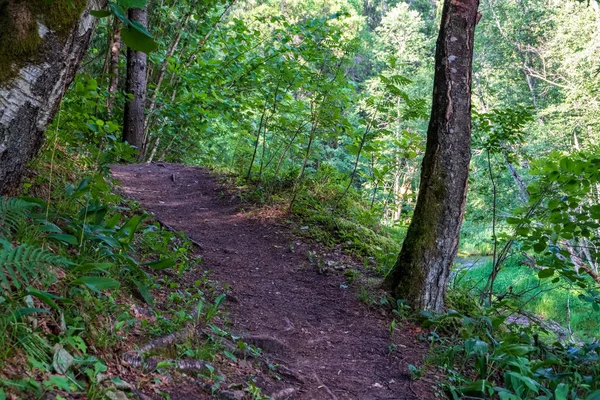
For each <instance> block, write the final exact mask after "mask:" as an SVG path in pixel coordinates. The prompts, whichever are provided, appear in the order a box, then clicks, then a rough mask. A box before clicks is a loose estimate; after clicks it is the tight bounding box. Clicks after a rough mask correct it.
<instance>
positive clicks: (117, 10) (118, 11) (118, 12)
mask: <svg viewBox="0 0 600 400" xmlns="http://www.w3.org/2000/svg"><path fill="white" fill-rule="evenodd" d="M108 9H109V10H110V11H111V12H112V13H113V15H114V16H115V17H117V18H118V19H120V20H121V22H122V23H124V24H125V25H129V19H127V16H126V15H125V11H124V10H123V8H122V7H121V6H120V5H117V4H112V3H109V4H108Z"/></svg>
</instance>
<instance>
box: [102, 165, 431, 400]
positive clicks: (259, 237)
mask: <svg viewBox="0 0 600 400" xmlns="http://www.w3.org/2000/svg"><path fill="white" fill-rule="evenodd" d="M113 176H114V177H115V178H116V179H118V180H119V181H120V182H121V185H122V188H123V192H124V194H125V195H126V196H127V197H130V198H132V199H135V200H137V201H139V202H140V203H141V205H142V206H143V207H144V208H145V209H147V210H148V211H151V212H154V213H155V215H156V217H157V218H158V219H159V220H160V221H163V222H164V223H166V224H168V225H170V226H171V227H172V228H174V229H177V230H182V231H184V232H185V233H186V234H187V235H188V236H189V237H190V238H192V239H193V240H194V241H195V242H197V243H199V244H200V245H201V249H200V250H199V253H200V255H201V256H202V258H203V260H204V264H203V265H202V268H203V269H207V270H212V271H213V273H212V274H211V276H212V278H213V279H216V280H217V281H219V282H220V283H221V284H225V283H227V284H228V285H229V286H230V288H231V292H230V293H229V296H228V300H229V301H227V302H226V304H227V309H228V311H229V312H230V314H231V320H232V328H231V329H232V331H235V332H244V333H248V334H252V335H259V336H269V337H273V338H276V339H277V340H278V341H279V342H280V343H282V344H283V346H281V348H276V349H267V351H266V352H267V354H268V356H269V357H271V359H272V360H275V361H276V362H277V363H281V364H285V365H286V366H287V367H288V368H289V369H291V370H292V371H293V373H292V374H289V375H295V376H296V378H299V379H293V378H291V377H286V376H283V375H282V380H276V379H273V378H269V376H268V374H265V376H264V377H260V378H259V380H258V383H259V385H260V386H262V387H263V389H264V390H263V393H266V394H272V393H275V392H277V391H280V390H281V389H283V388H294V389H296V391H295V393H294V394H292V395H290V396H287V397H286V396H283V397H280V398H281V399H283V398H289V399H324V400H336V399H339V400H343V399H361V400H369V399H378V400H379V399H381V400H383V399H397V400H401V399H431V398H434V395H433V392H432V389H431V387H430V386H431V384H430V383H427V382H425V381H423V380H417V381H411V379H410V373H409V370H408V364H415V365H421V363H422V360H423V357H424V354H425V352H426V347H425V346H424V345H423V344H422V343H420V342H418V341H417V334H418V328H415V327H414V326H412V325H409V324H406V325H404V327H402V328H400V329H397V330H396V332H395V334H394V335H393V337H391V336H390V333H389V330H388V327H389V323H390V317H389V316H384V315H382V312H381V310H380V309H376V308H369V307H368V306H366V305H365V304H363V303H361V302H359V301H358V299H357V289H356V288H355V287H354V286H353V285H351V286H350V287H349V288H348V287H347V286H345V283H346V281H345V278H344V276H343V271H341V272H338V271H333V273H332V274H330V275H328V276H326V275H322V274H319V272H318V270H317V267H315V266H313V265H312V264H311V263H310V261H309V259H308V257H307V254H308V251H309V250H311V248H314V247H315V245H310V244H308V243H305V242H302V241H301V240H300V239H298V238H294V236H293V235H292V233H291V229H290V227H289V224H286V223H285V221H282V220H280V219H278V218H260V217H257V215H256V213H249V212H247V211H244V210H242V209H241V208H240V202H239V200H238V199H237V197H232V196H231V195H228V194H227V190H226V188H224V187H222V186H221V185H220V184H219V183H218V182H217V180H216V179H215V177H214V176H212V175H211V174H210V173H209V172H208V171H206V170H205V169H203V168H199V167H190V166H183V165H175V164H166V163H165V164H144V165H122V166H115V167H113ZM340 256H341V255H340V254H337V257H338V258H339V257H340ZM331 257H333V256H331ZM346 260H347V259H346ZM337 261H343V260H337ZM399 325H400V324H399ZM391 343H395V344H396V346H397V349H396V350H394V351H391V352H390V351H389V346H390V344H391ZM184 397H186V396H184V395H182V394H180V395H178V396H176V395H172V398H174V399H175V398H184ZM186 398H198V397H194V396H193V395H190V396H189V397H186Z"/></svg>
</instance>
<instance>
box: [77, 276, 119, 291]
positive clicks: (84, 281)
mask: <svg viewBox="0 0 600 400" xmlns="http://www.w3.org/2000/svg"><path fill="white" fill-rule="evenodd" d="M71 285H85V286H87V287H88V288H90V289H91V290H93V291H94V292H100V291H101V290H107V289H116V288H118V287H119V286H121V284H120V283H119V281H116V280H114V279H111V278H104V277H101V276H83V277H81V278H79V279H75V280H74V281H72V282H71Z"/></svg>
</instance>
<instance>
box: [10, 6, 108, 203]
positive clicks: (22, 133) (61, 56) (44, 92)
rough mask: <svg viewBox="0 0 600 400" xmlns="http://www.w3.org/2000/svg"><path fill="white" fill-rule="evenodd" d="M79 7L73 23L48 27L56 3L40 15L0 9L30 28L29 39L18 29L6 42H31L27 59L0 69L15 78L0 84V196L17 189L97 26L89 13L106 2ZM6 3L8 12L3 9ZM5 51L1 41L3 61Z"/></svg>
mask: <svg viewBox="0 0 600 400" xmlns="http://www.w3.org/2000/svg"><path fill="white" fill-rule="evenodd" d="M78 3H81V5H82V7H81V9H78V10H77V12H76V13H74V16H73V18H71V19H69V18H66V17H65V18H64V19H63V20H61V21H59V23H57V22H54V23H52V18H53V14H52V13H53V11H55V10H56V9H55V10H52V8H51V7H60V6H61V5H62V3H61V0H56V1H55V2H52V3H49V5H48V7H49V9H48V10H47V11H48V14H46V15H44V14H43V12H44V10H42V11H40V10H39V9H32V8H28V6H27V5H26V4H27V3H17V2H13V1H11V0H8V1H7V2H4V4H0V14H4V15H0V17H2V18H3V19H4V18H8V19H9V20H10V21H14V23H15V24H18V23H19V22H23V21H26V22H27V23H28V24H31V25H30V27H31V29H30V28H27V29H26V31H27V33H26V34H27V35H28V37H25V34H23V35H22V32H21V31H20V29H19V27H18V26H17V27H16V28H15V30H14V32H13V33H10V32H8V33H7V32H5V33H4V35H8V34H12V35H14V37H12V38H9V40H10V41H19V40H21V41H23V42H28V43H32V40H33V41H34V42H35V47H31V53H30V54H29V55H28V57H27V59H22V60H17V59H16V58H13V59H11V58H9V61H8V63H9V65H4V66H5V67H8V68H11V69H12V70H13V71H14V74H12V73H11V76H10V77H8V76H4V77H3V79H2V80H0V194H7V193H11V192H13V191H14V190H15V189H16V188H17V187H18V185H19V182H20V179H21V176H22V175H23V173H24V171H25V168H26V166H27V163H28V162H29V161H30V160H31V159H32V158H33V157H34V155H35V154H36V152H37V151H38V149H39V148H40V146H41V144H42V142H43V137H44V132H45V130H46V128H47V126H48V125H49V124H50V122H51V120H52V118H53V117H54V115H55V114H56V111H57V110H58V107H59V104H60V101H61V100H62V97H63V95H64V93H65V91H66V89H67V88H68V86H69V84H70V83H71V81H72V80H73V78H74V76H75V72H76V71H77V68H78V67H79V63H80V61H81V59H82V58H83V56H84V54H85V51H86V49H87V47H88V44H89V40H90V37H91V35H92V32H93V29H94V27H95V24H96V18H95V17H93V16H91V15H90V14H89V11H90V10H91V9H101V8H103V7H104V6H105V4H106V1H105V0H88V1H87V3H86V2H78ZM6 4H8V6H7V7H2V6H4V5H6ZM13 5H14V7H13V8H12V9H11V6H13ZM71 6H72V4H71ZM71 6H70V7H71ZM70 10H73V8H72V7H71V8H70ZM11 13H14V15H12V14H11ZM24 31H25V29H24ZM5 38H6V36H5ZM5 38H3V39H5ZM5 46H7V42H6V41H5V42H4V43H3V44H2V45H1V46H0V53H4V54H2V57H3V58H4V57H6V54H7V53H6V52H5V51H6V49H5V48H3V47H5ZM3 62H5V63H6V62H7V61H3Z"/></svg>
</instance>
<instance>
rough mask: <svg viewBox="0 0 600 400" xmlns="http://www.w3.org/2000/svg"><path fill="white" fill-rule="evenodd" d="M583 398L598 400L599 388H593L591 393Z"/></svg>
mask: <svg viewBox="0 0 600 400" xmlns="http://www.w3.org/2000/svg"><path fill="white" fill-rule="evenodd" d="M585 400H600V390H594V391H593V392H592V393H590V394H588V395H587V397H586V398H585Z"/></svg>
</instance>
